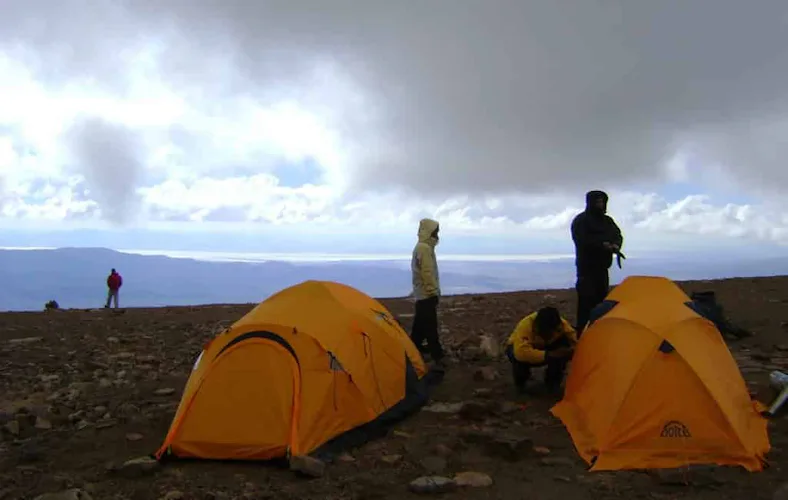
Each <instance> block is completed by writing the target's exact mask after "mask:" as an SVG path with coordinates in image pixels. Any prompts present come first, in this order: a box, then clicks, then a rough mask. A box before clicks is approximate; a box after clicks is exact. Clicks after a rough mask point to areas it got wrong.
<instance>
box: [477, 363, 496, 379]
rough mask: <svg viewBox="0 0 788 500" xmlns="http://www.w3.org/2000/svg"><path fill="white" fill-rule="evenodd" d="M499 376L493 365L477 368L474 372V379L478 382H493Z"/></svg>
mask: <svg viewBox="0 0 788 500" xmlns="http://www.w3.org/2000/svg"><path fill="white" fill-rule="evenodd" d="M497 378H498V372H497V371H495V368H493V367H492V366H483V367H481V368H477V369H476V371H475V372H474V373H473V379H474V380H476V381H477V382H484V381H487V382H492V381H494V380H496V379H497Z"/></svg>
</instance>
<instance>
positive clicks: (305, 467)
mask: <svg viewBox="0 0 788 500" xmlns="http://www.w3.org/2000/svg"><path fill="white" fill-rule="evenodd" d="M290 470H291V471H293V472H297V473H299V474H302V475H304V476H308V477H323V474H325V471H326V464H325V462H323V461H322V460H319V459H317V458H314V457H310V456H306V455H299V456H295V457H290Z"/></svg>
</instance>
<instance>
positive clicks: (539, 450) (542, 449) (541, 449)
mask: <svg viewBox="0 0 788 500" xmlns="http://www.w3.org/2000/svg"><path fill="white" fill-rule="evenodd" d="M534 453H536V454H537V455H542V456H547V455H549V454H550V448H548V447H546V446H534Z"/></svg>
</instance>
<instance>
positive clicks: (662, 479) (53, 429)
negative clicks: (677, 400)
mask: <svg viewBox="0 0 788 500" xmlns="http://www.w3.org/2000/svg"><path fill="white" fill-rule="evenodd" d="M683 286H684V287H685V288H686V289H687V290H709V289H712V290H715V291H716V292H717V294H718V298H719V300H720V302H721V303H722V304H723V305H724V307H725V308H726V311H727V313H728V316H729V317H730V318H731V319H732V320H733V321H734V322H736V323H737V324H739V325H740V326H743V327H745V328H748V329H750V330H752V331H753V332H754V336H753V337H751V338H748V339H745V340H741V341H733V342H731V349H732V350H733V352H734V355H735V356H736V358H737V359H738V360H739V364H740V367H741V370H742V373H743V375H744V377H745V378H746V379H747V381H748V383H749V384H750V385H751V386H752V388H753V390H754V392H756V393H757V394H760V397H761V399H762V400H764V401H767V402H768V400H769V398H770V397H771V393H770V392H769V391H768V390H766V389H765V387H766V381H767V375H768V372H769V371H770V370H773V369H782V370H787V369H788V352H786V347H785V346H784V344H788V339H786V337H788V309H786V304H788V278H782V277H781V278H768V279H738V280H727V281H718V282H696V283H686V284H683ZM384 302H385V303H386V305H387V306H388V307H389V308H390V309H391V311H392V312H393V313H395V314H396V315H399V316H400V318H401V321H402V323H403V324H404V325H405V326H406V327H408V328H409V324H410V317H409V314H408V313H410V310H411V307H412V305H411V304H410V303H409V302H407V301H404V300H386V301H384ZM547 302H550V303H555V304H558V305H559V306H560V308H561V309H562V311H563V312H564V313H565V314H566V315H567V316H568V317H570V318H573V316H574V314H573V308H574V297H573V294H572V293H570V292H569V291H551V292H544V291H542V292H527V293H526V292H524V293H512V294H498V295H485V296H457V297H447V298H445V300H444V301H443V302H442V306H441V315H442V316H441V317H442V331H443V336H444V339H445V343H446V344H447V346H448V350H449V352H450V354H451V358H452V364H451V366H450V368H449V371H448V373H447V376H446V379H445V381H444V383H443V384H442V385H441V386H440V387H438V388H437V390H436V391H435V394H434V397H433V401H432V403H431V405H430V406H429V407H427V408H425V409H424V410H423V411H421V412H420V413H419V414H417V415H415V416H413V417H412V418H410V419H408V420H407V421H405V422H403V423H402V424H401V425H399V426H398V427H397V428H396V429H393V430H392V432H390V434H389V436H388V437H386V438H384V439H381V440H378V441H375V442H371V443H368V444H367V445H365V446H363V447H362V448H360V449H356V450H352V451H351V452H350V453H348V454H345V455H343V456H342V457H341V459H340V460H338V461H336V462H335V463H333V464H329V465H328V466H327V467H326V469H325V473H324V474H323V475H322V477H319V478H315V479H305V478H298V477H295V475H294V474H293V473H292V472H290V471H288V470H282V469H277V468H274V467H271V466H266V465H261V464H249V463H240V464H239V463H215V462H213V463H211V462H188V463H173V464H167V465H166V466H150V464H146V463H145V461H144V460H143V461H140V462H137V463H132V464H127V465H125V466H123V464H124V462H126V461H127V460H129V459H133V458H135V457H141V456H144V455H147V454H149V453H151V452H153V451H154V450H155V449H156V448H157V447H158V446H159V444H160V443H161V441H162V439H163V437H164V435H165V433H166V431H167V429H168V427H169V424H170V421H171V419H172V416H173V413H174V410H175V407H176V405H177V404H178V401H179V398H180V392H181V389H182V388H183V385H184V383H185V382H186V379H187V377H188V375H189V372H190V369H191V367H192V364H193V363H194V360H195V358H196V356H197V355H198V354H199V352H200V350H201V347H202V345H203V343H204V342H205V341H206V340H208V339H209V338H210V337H211V336H212V335H213V334H214V333H215V332H217V331H219V330H220V329H221V328H222V327H224V326H227V325H229V324H230V323H231V322H232V321H234V320H235V319H237V318H239V317H241V316H242V315H243V314H244V313H245V312H247V311H248V310H249V309H250V306H249V305H246V306H206V307H180V308H164V309H151V310H143V309H129V310H126V311H121V312H114V311H104V310H96V311H50V312H47V313H43V312H42V313H8V314H0V374H2V377H1V378H0V383H1V384H2V387H1V388H0V426H1V427H2V437H1V439H2V441H0V499H2V500H5V499H33V498H43V499H49V500H89V499H96V500H98V499H158V498H167V499H171V500H174V499H178V498H184V499H234V498H247V499H256V498H261V499H262V498H276V499H287V498H298V499H304V500H306V499H394V498H410V497H412V496H415V495H416V493H413V492H411V489H412V488H413V486H411V483H412V482H413V481H414V480H417V479H418V478H420V477H424V476H442V477H446V478H450V479H453V478H455V477H456V476H457V475H458V474H459V476H457V477H456V479H457V481H456V482H452V483H450V484H448V485H447V486H446V487H447V488H448V489H450V490H452V491H449V492H447V493H445V494H444V496H445V497H446V498H470V499H475V498H478V499H482V498H484V499H493V498H501V499H504V498H505V499H520V498H527V499H541V500H548V499H568V498H572V499H603V498H627V499H630V498H633V499H634V498H648V499H671V498H699V499H706V498H708V499H712V498H717V499H719V498H726V499H734V498H735V499H742V498H748V499H750V500H756V499H772V498H775V499H776V498H780V499H785V498H788V487H783V491H782V493H780V492H779V491H778V490H780V487H781V484H783V482H784V481H786V479H787V478H786V473H785V470H784V468H785V467H786V465H788V463H787V462H786V451H785V450H786V449H787V448H788V420H787V419H786V418H785V417H779V418H776V419H774V420H773V422H772V423H771V424H770V435H771V440H772V446H773V451H772V453H771V455H770V460H771V467H770V468H769V469H768V470H766V471H764V472H761V473H756V474H749V473H747V472H745V471H744V470H741V469H738V468H699V469H697V470H690V471H660V472H653V471H652V472H618V473H588V472H586V468H585V466H584V464H583V463H582V462H581V460H580V459H579V458H578V456H577V454H576V453H575V451H574V450H573V448H572V444H571V441H570V440H569V437H568V435H567V433H566V431H565V430H564V428H563V426H562V425H561V424H560V423H559V422H558V421H557V420H556V419H554V418H553V417H552V416H551V415H550V414H549V412H548V409H549V408H550V406H551V405H552V404H553V403H555V399H550V398H549V397H546V396H545V397H535V398H517V397H515V395H514V394H513V392H512V390H511V387H510V381H509V378H508V375H509V372H508V371H507V365H506V362H505V361H504V360H502V359H500V358H498V359H489V358H488V357H487V356H485V355H484V353H483V352H482V350H481V349H480V345H481V344H482V342H483V338H485V336H487V337H490V338H492V339H494V340H495V343H497V342H498V341H500V340H502V339H503V338H504V337H505V336H506V335H508V333H509V332H510V331H511V329H512V328H513V326H514V325H515V324H516V322H517V320H518V319H519V318H520V317H521V316H522V315H524V314H526V313H528V312H530V311H531V310H533V309H534V308H536V307H539V306H541V305H543V304H545V303H547ZM491 436H493V437H491ZM456 483H460V484H461V485H460V486H457V484H456ZM416 484H417V485H418V484H419V483H418V482H417V483H416ZM462 484H466V485H465V486H462ZM47 493H53V494H52V495H51V496H49V495H46V494H47ZM39 495H44V496H40V497H39ZM781 495H783V496H781Z"/></svg>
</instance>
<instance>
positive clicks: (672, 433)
mask: <svg viewBox="0 0 788 500" xmlns="http://www.w3.org/2000/svg"><path fill="white" fill-rule="evenodd" d="M659 437H663V438H691V437H692V434H690V431H689V429H688V428H687V426H686V425H684V424H682V423H681V422H679V421H678V420H671V421H669V422H668V423H666V424H665V425H664V426H663V427H662V432H661V433H660V434H659Z"/></svg>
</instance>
